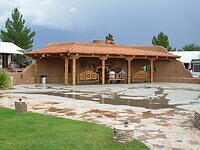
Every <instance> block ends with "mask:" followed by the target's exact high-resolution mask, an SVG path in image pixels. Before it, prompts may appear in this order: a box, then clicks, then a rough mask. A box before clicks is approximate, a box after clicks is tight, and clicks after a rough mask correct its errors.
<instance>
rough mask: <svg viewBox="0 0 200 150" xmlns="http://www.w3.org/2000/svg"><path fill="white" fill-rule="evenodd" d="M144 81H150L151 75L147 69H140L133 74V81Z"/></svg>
mask: <svg viewBox="0 0 200 150" xmlns="http://www.w3.org/2000/svg"><path fill="white" fill-rule="evenodd" d="M138 80H139V81H144V82H149V81H150V75H149V73H148V72H147V71H144V70H140V71H138V72H136V73H134V75H133V81H138Z"/></svg>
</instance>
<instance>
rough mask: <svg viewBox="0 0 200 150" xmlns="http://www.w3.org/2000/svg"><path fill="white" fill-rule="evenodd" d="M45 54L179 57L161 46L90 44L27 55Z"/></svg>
mask: <svg viewBox="0 0 200 150" xmlns="http://www.w3.org/2000/svg"><path fill="white" fill-rule="evenodd" d="M43 53H55V54H58V53H69V54H109V55H130V56H160V57H174V58H177V57H179V56H177V55H174V54H171V53H169V52H167V50H166V49H165V48H163V47H160V46H122V45H97V44H89V43H82V44H81V43H65V44H64V43H63V44H62V43H61V44H55V45H51V46H47V47H45V48H43V49H38V50H35V51H31V52H28V53H26V54H27V55H33V54H43Z"/></svg>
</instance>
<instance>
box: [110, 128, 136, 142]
mask: <svg viewBox="0 0 200 150" xmlns="http://www.w3.org/2000/svg"><path fill="white" fill-rule="evenodd" d="M133 131H134V127H133V126H128V127H125V126H124V125H116V126H113V140H114V141H115V142H120V143H127V142H131V141H133V139H134V136H133Z"/></svg>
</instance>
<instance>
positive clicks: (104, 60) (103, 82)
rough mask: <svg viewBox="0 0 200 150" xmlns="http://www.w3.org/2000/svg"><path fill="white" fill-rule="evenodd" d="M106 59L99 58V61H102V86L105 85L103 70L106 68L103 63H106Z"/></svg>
mask: <svg viewBox="0 0 200 150" xmlns="http://www.w3.org/2000/svg"><path fill="white" fill-rule="evenodd" d="M106 59H107V58H101V60H102V67H101V68H102V84H105V73H106V72H105V69H106V67H105V66H106V65H105V64H106V63H105V62H106Z"/></svg>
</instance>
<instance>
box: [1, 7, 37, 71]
mask: <svg viewBox="0 0 200 150" xmlns="http://www.w3.org/2000/svg"><path fill="white" fill-rule="evenodd" d="M22 17H23V16H22V14H21V13H20V12H19V10H18V9H17V8H15V9H14V10H13V11H12V14H11V19H9V18H8V19H7V21H6V23H5V28H6V31H3V30H1V31H0V39H1V40H2V41H3V42H12V43H14V44H16V45H17V46H19V47H21V48H22V49H24V53H25V52H28V51H30V50H31V48H32V47H33V41H34V36H35V32H34V31H31V29H30V28H28V27H26V26H25V20H24V19H23V18H22ZM16 62H17V64H18V65H19V67H26V66H28V65H30V63H31V62H32V59H31V58H30V57H28V56H25V55H17V56H16Z"/></svg>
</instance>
